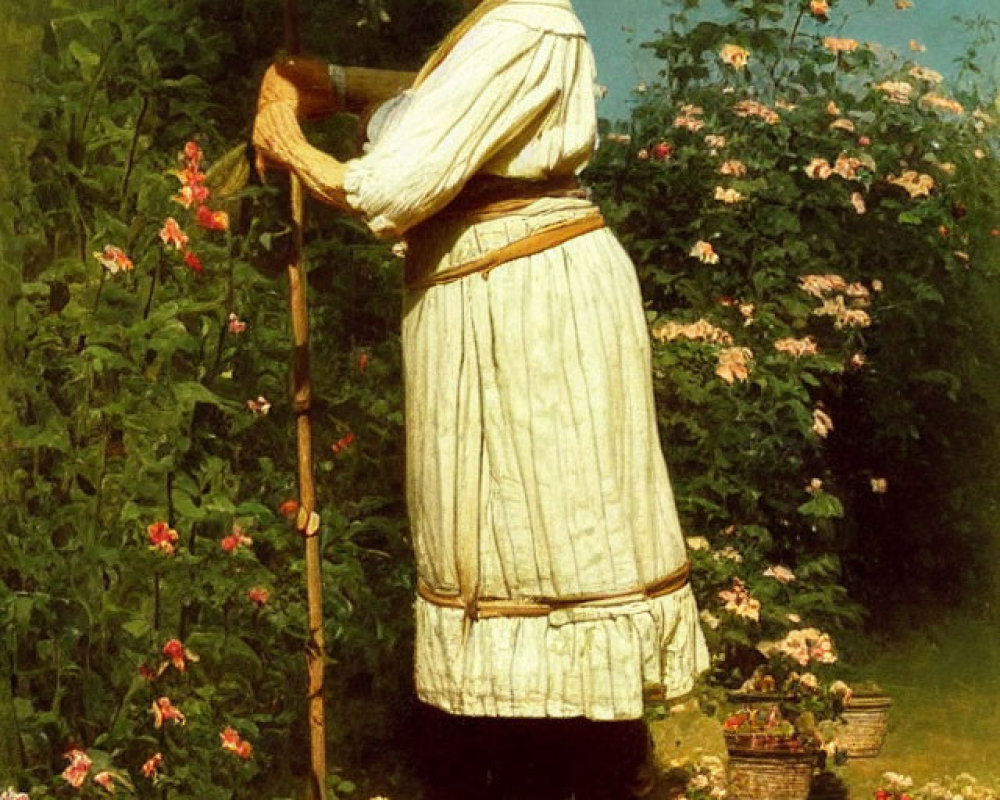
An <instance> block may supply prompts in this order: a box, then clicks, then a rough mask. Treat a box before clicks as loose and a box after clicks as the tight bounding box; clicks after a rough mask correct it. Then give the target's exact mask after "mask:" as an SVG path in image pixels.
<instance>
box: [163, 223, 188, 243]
mask: <svg viewBox="0 0 1000 800" xmlns="http://www.w3.org/2000/svg"><path fill="white" fill-rule="evenodd" d="M160 238H161V239H162V240H163V243H164V244H165V245H167V246H168V247H173V248H174V249H175V250H183V249H184V247H185V246H186V245H187V243H188V237H187V234H186V233H184V231H182V230H181V226H180V225H178V224H177V220H175V219H174V218H173V217H167V221H166V222H164V223H163V227H162V228H161V229H160Z"/></svg>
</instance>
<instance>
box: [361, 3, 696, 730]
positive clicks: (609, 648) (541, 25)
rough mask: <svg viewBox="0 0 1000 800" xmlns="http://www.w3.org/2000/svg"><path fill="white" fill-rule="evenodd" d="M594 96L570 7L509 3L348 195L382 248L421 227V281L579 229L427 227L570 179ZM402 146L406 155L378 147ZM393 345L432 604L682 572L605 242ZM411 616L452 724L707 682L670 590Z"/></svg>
mask: <svg viewBox="0 0 1000 800" xmlns="http://www.w3.org/2000/svg"><path fill="white" fill-rule="evenodd" d="M536 11H537V12H538V13H537V15H536ZM501 12H505V14H506V16H503V14H501ZM497 15H500V17H499V18H494V17H496V16H497ZM515 18H516V19H515ZM536 23H537V24H536ZM487 43H488V45H489V46H486V45H487ZM473 46H475V48H476V50H475V53H470V52H468V51H469V48H470V47H473ZM473 56H475V57H474V58H473ZM592 82H593V60H592V56H591V53H590V49H589V47H588V45H587V43H586V40H585V39H584V38H582V36H581V35H580V34H579V23H578V22H577V21H576V18H575V16H574V15H573V13H572V9H571V7H570V5H569V2H568V0H546V2H538V3H533V2H525V1H524V0H517V2H514V0H512V1H511V2H510V3H508V4H505V5H504V6H501V7H500V8H499V9H497V10H496V11H495V12H491V14H490V15H489V16H487V17H486V18H485V19H484V20H483V22H482V23H481V24H480V26H478V27H477V28H475V29H473V32H472V33H471V34H469V35H468V36H467V37H466V39H464V40H463V41H462V42H461V43H460V44H459V45H458V46H457V47H456V48H455V50H454V51H453V52H452V54H451V55H450V56H449V57H448V59H446V60H445V62H444V63H443V64H442V66H441V67H439V68H438V70H437V71H436V72H435V73H432V75H431V76H430V78H429V79H428V80H427V81H426V82H425V83H424V84H423V85H422V86H421V87H420V89H418V90H416V91H415V92H414V93H413V95H412V96H411V97H410V98H409V101H408V102H407V103H406V104H405V105H404V107H402V108H397V109H395V110H394V112H393V114H392V115H391V118H390V119H388V120H387V124H386V125H385V128H384V130H383V134H382V136H381V137H380V138H379V139H378V140H377V141H376V142H374V144H373V146H372V147H371V148H370V150H369V151H368V153H367V154H366V155H365V156H363V157H362V158H360V159H358V160H356V161H354V162H352V163H351V165H350V167H349V170H348V184H347V188H348V190H349V197H350V198H351V200H352V203H353V204H354V205H355V207H356V208H358V209H359V210H360V211H362V212H363V213H364V214H365V216H366V217H367V218H368V220H369V224H371V225H372V226H373V229H375V230H376V231H377V232H380V233H391V232H399V231H403V230H407V229H409V228H411V227H412V226H413V225H414V224H416V223H418V222H425V224H423V225H421V226H420V228H419V229H417V230H416V231H414V232H413V234H412V235H411V236H410V237H409V238H410V241H409V246H410V253H409V254H408V256H407V257H408V258H409V259H411V260H412V261H413V263H414V264H415V265H416V266H418V267H419V268H420V269H421V270H428V271H433V270H436V269H446V268H448V267H449V266H454V265H457V264H460V263H462V262H464V261H467V260H469V259H470V258H473V257H475V256H477V255H480V254H482V253H484V252H488V251H489V250H491V249H495V248H496V247H499V246H501V245H503V244H507V243H508V242H510V241H515V240H517V239H518V238H521V237H523V236H524V235H526V234H527V233H530V232H531V231H532V230H536V229H537V228H539V227H545V226H547V225H549V224H552V223H553V222H557V221H560V220H564V219H567V218H570V217H572V216H575V215H579V214H582V213H586V211H587V210H588V209H589V208H590V206H589V204H588V203H587V202H586V201H582V200H571V199H559V200H557V199H549V200H541V201H538V202H536V203H534V204H532V205H531V206H529V207H528V208H527V209H525V210H524V211H522V212H520V213H518V214H516V215H511V216H507V217H503V218H500V219H495V220H491V221H487V222H481V223H478V224H476V225H473V226H467V225H464V224H462V223H461V222H456V221H454V220H452V221H449V220H447V219H444V218H441V217H438V218H433V219H428V218H429V217H431V216H432V214H433V212H434V211H436V210H437V209H439V208H440V207H441V206H442V205H444V203H446V202H447V200H449V199H451V197H452V196H454V194H455V192H456V191H457V190H458V189H459V188H461V186H462V185H463V184H464V182H465V180H467V179H468V178H469V177H470V176H471V175H473V174H476V173H477V172H489V173H491V174H501V175H508V176H512V177H529V178H530V177H537V176H539V175H551V174H571V173H572V172H574V171H577V170H578V169H579V168H581V167H582V165H583V164H584V162H585V160H586V156H587V155H589V153H590V150H591V148H592V144H593V142H594V138H595V130H596V125H595V117H594V107H593V90H592ZM425 90H426V91H427V92H428V93H431V95H432V96H433V97H434V98H436V99H435V101H434V103H433V104H432V103H430V102H429V101H427V100H426V98H425V97H424V96H423V95H424V92H425ZM470 93H471V94H472V95H474V96H470ZM446 97H447V98H449V99H448V101H447V102H446V101H445V98H446ZM539 97H541V98H545V99H544V100H541V101H540V100H539V99H538V98H539ZM453 113H454V114H457V116H453ZM414 132H415V133H416V134H418V135H417V136H416V137H415V138H414V139H413V140H411V141H410V142H409V148H410V155H409V158H408V159H402V158H401V156H400V154H399V152H398V151H397V150H396V149H395V148H398V147H399V146H400V142H401V140H402V139H404V138H406V139H409V137H408V136H407V135H406V134H407V133H410V134H412V133H414ZM428 153H430V154H431V155H430V156H429V157H427V154H428ZM445 153H448V154H451V156H450V157H451V159H452V160H450V161H449V160H448V159H447V158H445V157H444V154H445ZM404 160H406V161H407V163H406V164H405V165H404V163H403V162H404ZM404 173H405V174H404ZM403 347H404V362H405V381H406V429H407V469H408V474H407V496H408V503H409V511H410V519H411V526H412V531H413V542H414V548H415V551H416V558H417V570H418V572H419V574H420V576H421V577H422V578H423V579H424V580H425V581H426V582H427V583H428V584H429V585H430V586H431V587H433V588H434V589H435V590H437V591H439V592H444V593H448V592H459V593H461V594H462V595H463V596H464V597H466V598H468V597H471V596H473V595H475V594H477V593H478V594H479V595H482V596H490V597H503V598H522V597H531V596H537V595H545V596H565V595H576V594H580V593H596V592H615V591H621V590H623V589H627V588H630V587H634V586H638V585H642V584H644V583H648V582H651V581H653V580H655V579H657V578H660V577H662V576H663V575H666V574H667V573H670V572H672V571H673V570H675V569H676V568H677V567H678V566H680V565H681V564H682V563H683V562H684V560H685V549H684V542H683V537H682V535H681V531H680V525H679V523H678V520H677V514H676V510H675V507H674V500H673V496H672V493H671V489H670V482H669V478H668V475H667V469H666V466H665V464H664V460H663V456H662V453H661V450H660V444H659V440H658V437H657V432H656V414H655V408H654V405H653V392H652V382H651V377H650V351H649V338H648V332H647V328H646V324H645V319H644V316H643V311H642V302H641V298H640V295H639V290H638V284H637V281H636V276H635V269H634V267H633V265H632V263H631V261H630V260H629V258H628V256H627V255H626V253H625V252H624V250H623V249H622V248H621V246H620V245H619V244H618V242H617V240H616V239H615V238H614V236H613V235H612V234H611V232H610V231H608V230H606V229H604V230H599V231H595V232H592V233H588V234H585V235H583V236H580V237H578V238H575V239H572V240H571V241H569V242H567V243H565V244H563V245H560V246H558V247H555V248H552V249H550V250H546V251H544V252H542V253H539V254H537V255H533V256H530V257H527V258H523V259H518V260H516V261H512V262H509V263H507V264H504V265H502V266H501V267H499V268H497V269H496V270H494V271H492V272H491V273H490V275H489V279H488V280H484V279H483V278H482V277H481V276H479V275H473V276H470V277H467V278H464V279H462V280H459V281H456V282H455V283H450V284H446V285H442V286H437V287H434V288H431V289H429V290H426V291H419V292H411V293H409V294H408V296H407V298H406V307H405V309H404V318H403ZM416 615H417V617H416V619H417V642H416V679H417V691H418V693H419V695H420V697H421V698H422V699H424V700H425V701H427V702H429V703H431V704H433V705H436V706H438V707H440V708H443V709H445V710H447V711H451V712H454V713H459V714H467V715H490V716H522V717H543V716H549V717H573V716H586V717H590V718H592V719H630V718H637V717H639V716H641V714H642V710H643V689H644V688H648V687H651V686H655V687H657V688H660V689H662V690H663V691H665V693H666V695H667V696H668V697H671V696H678V695H681V694H683V693H685V692H687V691H689V690H690V688H691V686H692V683H693V681H694V678H695V676H696V675H697V674H698V673H699V672H701V671H703V670H704V669H706V668H707V666H708V656H707V652H706V649H705V644H704V639H703V637H702V633H701V629H700V627H699V624H698V614H697V609H696V607H695V603H694V599H693V597H692V594H691V591H690V589H689V588H685V589H683V590H681V591H679V592H677V593H675V594H672V595H668V596H665V597H661V598H657V599H654V600H648V599H644V598H641V597H639V598H630V599H624V600H622V601H621V602H615V603H613V604H609V605H603V606H601V607H600V608H579V609H575V610H560V611H557V612H553V613H552V614H550V615H549V616H548V617H536V618H501V619H483V620H479V621H476V622H474V623H471V625H467V624H466V621H465V619H464V614H463V612H462V611H459V610H454V609H447V608H441V607H438V606H435V605H432V604H430V603H428V602H426V601H424V600H418V601H417V606H416Z"/></svg>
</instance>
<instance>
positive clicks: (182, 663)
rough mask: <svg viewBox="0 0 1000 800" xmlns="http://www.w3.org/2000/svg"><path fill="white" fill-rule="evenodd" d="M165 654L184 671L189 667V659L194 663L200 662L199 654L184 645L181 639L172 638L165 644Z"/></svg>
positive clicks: (177, 667)
mask: <svg viewBox="0 0 1000 800" xmlns="http://www.w3.org/2000/svg"><path fill="white" fill-rule="evenodd" d="M163 655H165V656H166V657H167V658H169V659H170V663H171V664H173V665H174V667H175V668H176V669H177V670H178V671H179V672H184V670H186V669H187V664H188V662H189V661H190V662H192V663H197V662H198V656H196V655H195V654H194V653H192V652H191V651H190V650H188V649H187V648H186V647H185V646H184V645H182V644H181V642H180V640H179V639H171V640H170V641H169V642H167V643H166V644H165V645H163Z"/></svg>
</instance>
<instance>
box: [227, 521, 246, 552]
mask: <svg viewBox="0 0 1000 800" xmlns="http://www.w3.org/2000/svg"><path fill="white" fill-rule="evenodd" d="M220 544H221V546H222V549H223V550H225V551H226V552H227V553H234V552H236V551H237V550H239V549H240V547H244V546H245V547H249V546H250V545H252V544H253V539H251V538H250V537H249V536H247V535H246V534H245V533H243V528H241V527H240V526H239V525H233V532H232V533H231V534H229V536H227V537H225V538H224V539H223V540H222V541H221V542H220Z"/></svg>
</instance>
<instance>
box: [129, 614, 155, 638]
mask: <svg viewBox="0 0 1000 800" xmlns="http://www.w3.org/2000/svg"><path fill="white" fill-rule="evenodd" d="M122 628H123V629H124V630H125V631H126V632H128V633H130V634H131V635H132V636H134V637H135V638H136V639H141V638H143V637H144V636H146V635H147V634H148V633H149V631H150V624H149V621H148V620H146V619H144V618H138V619H133V620H129V621H128V622H126V623H124V624H123V625H122Z"/></svg>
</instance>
